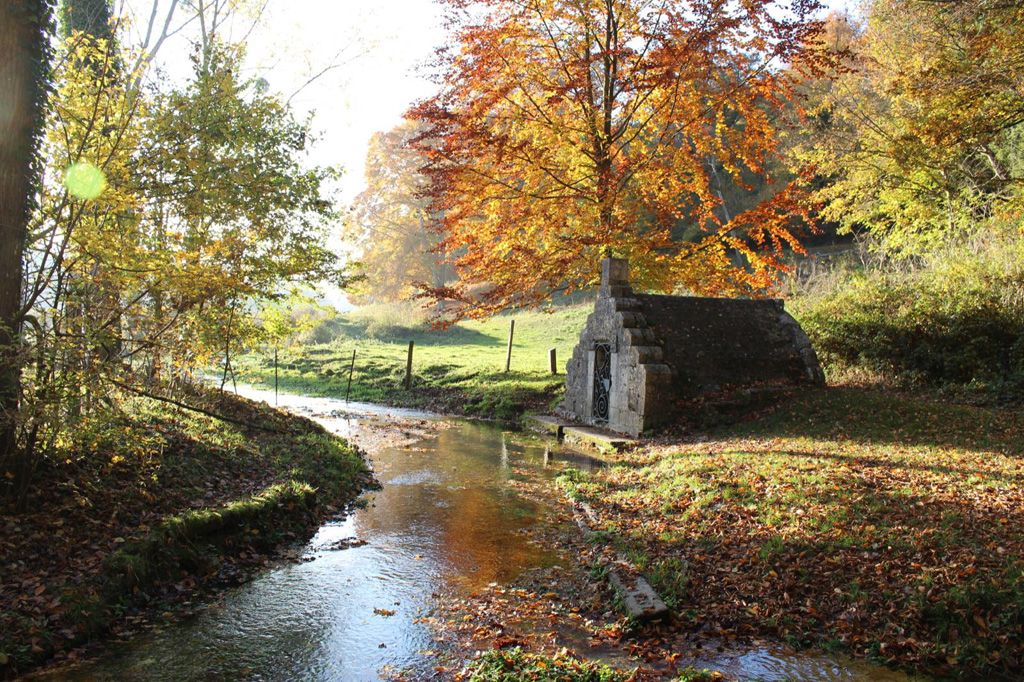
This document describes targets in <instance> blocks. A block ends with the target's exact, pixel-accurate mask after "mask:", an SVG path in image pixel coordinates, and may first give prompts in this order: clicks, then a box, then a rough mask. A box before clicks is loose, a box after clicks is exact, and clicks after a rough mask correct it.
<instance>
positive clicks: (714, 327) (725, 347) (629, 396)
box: [559, 258, 825, 436]
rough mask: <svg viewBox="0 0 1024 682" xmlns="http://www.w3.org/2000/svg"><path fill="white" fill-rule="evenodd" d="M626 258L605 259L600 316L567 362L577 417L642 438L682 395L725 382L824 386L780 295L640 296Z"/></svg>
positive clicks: (565, 407)
mask: <svg viewBox="0 0 1024 682" xmlns="http://www.w3.org/2000/svg"><path fill="white" fill-rule="evenodd" d="M628 275H629V265H628V262H627V261H626V260H625V259H621V258H606V259H604V260H603V261H602V263H601V287H600V289H599V290H598V295H597V302H596V304H595V306H594V312H593V313H591V315H590V317H589V318H588V319H587V325H586V327H585V328H584V329H583V332H582V333H581V334H580V342H579V344H577V346H576V349H575V350H574V352H573V356H572V359H570V360H569V363H568V365H567V367H566V379H565V400H564V401H563V402H562V404H561V405H559V412H560V413H561V414H562V415H563V416H565V417H568V418H569V419H573V420H575V421H579V422H583V423H586V424H591V425H594V426H604V427H606V428H608V429H611V430H612V431H618V432H621V433H628V434H631V435H634V436H636V435H639V434H640V433H642V432H644V431H647V430H649V429H651V428H652V427H655V426H658V425H660V424H664V423H666V422H668V421H670V420H672V419H673V418H674V417H675V416H676V414H675V413H676V409H677V405H678V404H679V402H680V400H681V399H687V398H696V397H698V396H701V395H705V394H709V393H713V392H715V391H718V390H720V389H722V388H725V387H727V386H728V387H736V386H755V385H780V384H782V385H794V384H802V383H803V384H817V385H822V384H824V382H825V375H824V373H823V372H822V370H821V366H820V365H819V364H818V358H817V356H816V355H815V353H814V349H813V348H812V347H811V343H810V340H809V339H808V338H807V335H806V334H805V333H804V331H803V330H802V329H801V328H800V325H799V324H798V323H797V321H796V320H794V319H793V318H792V317H791V316H790V315H789V314H788V313H787V312H786V311H785V310H784V309H783V306H782V301H776V300H743V299H730V298H698V297H692V296H658V295H653V294H637V293H635V292H634V291H633V289H632V287H630V286H629V277H628Z"/></svg>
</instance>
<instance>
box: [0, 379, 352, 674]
mask: <svg viewBox="0 0 1024 682" xmlns="http://www.w3.org/2000/svg"><path fill="white" fill-rule="evenodd" d="M187 401H188V402H189V403H191V404H193V405H196V406H200V407H202V408H204V409H206V410H207V411H210V412H214V413H217V414H221V415H225V416H228V417H230V418H231V419H233V420H235V422H240V423H229V422H226V421H222V420H220V419H214V418H212V417H208V416H205V415H202V414H199V413H196V412H191V411H188V410H182V409H179V408H176V407H171V406H168V405H166V404H164V403H160V402H157V401H154V400H150V399H147V398H130V399H125V400H124V402H123V403H122V404H121V405H120V406H119V409H117V410H113V409H110V410H108V411H106V412H103V413H97V414H95V415H94V416H93V417H91V418H90V419H89V420H87V421H86V422H85V424H84V426H83V428H82V429H80V430H78V431H77V432H76V433H75V434H74V436H73V437H72V438H71V439H70V440H69V441H67V442H64V443H61V444H59V445H58V446H57V450H56V453H57V454H56V456H54V457H53V458H51V459H49V460H47V463H46V467H45V468H44V469H43V470H42V471H39V472H38V473H37V476H36V478H35V482H34V489H33V490H32V493H31V495H30V497H29V503H28V508H27V509H21V510H16V511H15V510H10V509H8V510H4V511H3V513H2V515H0V529H2V530H3V533H2V535H0V557H2V566H3V571H2V572H0V674H2V675H4V676H9V675H12V674H17V673H20V672H24V671H25V670H26V669H28V668H30V667H31V666H33V665H36V664H38V663H39V662H41V661H44V660H46V659H49V658H53V657H56V658H58V659H73V658H75V657H76V656H78V655H79V650H78V647H80V646H81V645H83V644H86V643H89V642H92V641H95V640H98V639H100V638H102V637H104V636H109V635H115V636H116V635H117V634H119V633H127V632H130V631H132V630H134V629H135V628H137V627H138V625H139V624H140V623H141V622H144V621H145V620H147V619H150V618H152V617H153V615H154V614H156V613H159V612H160V611H161V610H163V609H165V608H167V607H171V606H173V605H174V604H175V603H177V602H180V601H181V600H183V599H186V598H189V596H190V595H194V594H195V593H197V592H202V591H203V590H205V589H209V588H212V587H216V586H218V585H221V584H231V583H235V582H238V581H239V580H241V579H243V578H245V577H246V576H247V575H249V574H250V573H251V572H252V570H253V569H254V568H256V567H258V566H260V565H262V564H263V563H265V561H266V557H267V555H268V554H270V553H272V552H273V551H274V550H275V548H277V547H279V546H281V545H282V544H285V543H295V542H298V541H301V540H303V539H305V538H306V537H308V536H309V534H310V533H311V532H312V531H313V530H314V529H315V528H316V527H317V526H318V525H319V523H320V521H321V520H322V519H323V518H324V517H325V516H326V515H328V514H330V513H333V512H335V511H338V510H340V509H342V508H343V507H344V506H345V505H346V504H348V503H349V502H350V501H351V500H352V499H354V497H355V496H356V495H357V494H358V492H359V491H360V490H362V489H363V487H365V486H366V485H367V484H368V483H369V481H370V478H369V474H368V471H367V469H366V466H365V464H364V462H363V458H362V456H361V454H360V453H359V451H357V450H356V449H355V448H354V447H352V446H350V445H349V444H348V443H346V442H345V441H344V440H342V439H339V438H336V437H334V436H332V435H330V434H328V433H327V432H325V431H324V430H323V429H322V428H321V427H320V426H318V425H317V424H315V423H313V422H311V421H309V420H306V419H304V418H300V417H295V416H291V415H287V414H284V413H281V412H278V411H276V410H273V409H270V408H267V407H266V406H263V405H257V404H255V403H253V402H251V401H247V400H244V399H241V398H238V397H236V396H232V395H225V396H220V395H218V394H216V393H215V392H203V393H196V394H194V395H191V396H189V397H188V398H187ZM242 424H246V425H242Z"/></svg>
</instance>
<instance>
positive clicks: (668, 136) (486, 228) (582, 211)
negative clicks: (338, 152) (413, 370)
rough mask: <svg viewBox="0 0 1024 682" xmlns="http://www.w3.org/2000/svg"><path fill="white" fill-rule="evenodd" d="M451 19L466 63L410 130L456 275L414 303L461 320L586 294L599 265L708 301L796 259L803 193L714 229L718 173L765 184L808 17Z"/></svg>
mask: <svg viewBox="0 0 1024 682" xmlns="http://www.w3.org/2000/svg"><path fill="white" fill-rule="evenodd" d="M446 2H447V3H448V5H449V8H450V10H451V14H450V20H451V27H452V30H453V32H454V36H455V38H456V42H457V46H456V47H453V48H450V49H447V48H446V49H443V50H441V51H440V52H439V53H438V64H437V65H438V67H439V73H440V74H441V76H440V77H441V84H442V89H441V92H440V94H438V95H437V96H435V97H433V98H431V99H428V100H425V101H422V102H420V103H418V104H417V105H416V106H415V107H414V108H413V110H412V111H411V116H412V117H413V118H414V119H416V120H418V121H420V122H421V124H423V125H425V126H426V127H427V132H426V133H425V134H424V135H423V136H422V140H423V141H424V142H423V143H422V144H421V150H422V153H423V154H424V155H425V156H426V157H427V158H428V159H429V164H428V166H427V167H426V168H425V169H424V171H425V173H427V175H428V176H429V178H430V180H431V187H430V190H429V195H430V198H431V199H432V202H433V212H434V214H435V215H438V216H443V217H442V218H440V219H439V220H438V223H437V225H436V227H437V229H438V230H439V231H440V232H441V233H442V236H443V242H442V246H441V248H442V249H443V251H444V252H445V253H448V254H455V255H454V256H453V257H452V263H453V265H454V267H455V269H456V270H457V272H458V274H459V276H460V280H459V282H458V283H457V284H456V285H453V286H449V287H439V288H431V287H429V286H427V285H423V286H422V287H421V288H422V292H423V295H424V296H427V297H432V298H435V299H438V300H442V299H448V300H454V301H456V302H457V303H456V304H455V306H454V307H451V308H449V313H450V314H452V315H453V316H454V317H462V316H467V315H469V316H485V315H489V314H492V313H494V312H497V311H498V310H501V309H503V308H507V307H515V306H523V305H535V304H538V303H540V302H542V301H544V300H545V299H547V298H548V297H549V296H550V294H551V293H552V292H554V291H572V290H574V289H579V288H582V287H588V286H591V285H593V284H594V282H595V280H596V275H597V263H598V260H599V258H600V256H601V255H602V254H603V253H605V252H607V250H609V249H610V250H611V251H613V252H614V253H615V254H616V255H619V256H624V257H628V258H630V259H631V264H632V267H631V270H632V272H633V275H634V278H635V279H636V281H637V282H638V285H639V286H641V287H643V288H646V289H650V290H654V291H672V290H679V289H688V290H691V291H695V292H700V293H706V294H734V293H757V292H758V291H761V290H763V289H764V287H766V286H769V285H770V284H771V283H772V282H773V280H774V277H775V276H776V275H777V273H778V271H779V270H780V269H782V268H784V265H783V263H782V261H781V255H782V251H783V249H784V248H793V249H797V250H799V249H800V246H799V242H798V240H797V238H796V235H795V234H794V228H795V225H797V224H798V222H799V221H798V220H796V219H795V216H799V215H801V214H802V212H803V208H802V203H803V202H802V199H803V193H802V191H801V190H800V189H799V188H798V186H797V185H796V183H794V184H793V185H791V186H788V187H783V188H780V190H779V191H778V192H777V193H776V194H775V195H774V196H773V197H772V198H770V199H768V200H766V201H764V202H763V203H761V204H760V205H758V206H757V207H756V208H754V209H753V210H751V211H748V212H746V213H743V214H741V215H738V216H735V217H732V218H731V219H723V217H722V216H720V215H719V213H721V211H718V212H716V210H715V209H716V208H717V207H718V206H719V205H720V204H721V201H722V199H721V195H720V193H719V192H717V191H716V190H715V182H714V179H713V178H712V177H711V173H712V167H713V166H712V164H714V166H715V167H717V168H719V169H724V171H725V173H727V174H728V175H730V176H731V180H732V181H733V182H736V183H738V184H740V185H741V186H747V185H749V183H750V179H751V178H752V177H757V178H760V179H763V180H765V181H767V182H768V183H771V182H773V179H772V177H771V173H770V169H771V168H772V167H773V164H774V162H775V160H776V158H777V152H778V135H777V127H778V123H777V121H778V120H779V119H780V116H779V115H778V114H779V112H781V111H782V110H783V109H785V108H787V107H789V106H791V105H792V104H793V102H794V100H795V93H794V87H793V85H794V80H795V79H796V78H799V77H800V76H801V72H804V74H803V75H806V72H807V71H816V70H817V69H818V68H819V66H820V64H819V63H818V62H819V60H820V58H819V57H817V56H816V55H815V54H814V53H813V50H812V49H811V47H810V45H812V44H813V43H814V39H815V37H816V36H817V35H818V33H819V32H820V30H821V24H820V22H817V21H813V20H812V19H811V16H812V15H813V14H814V13H815V12H816V11H817V10H818V9H819V4H818V2H817V0H791V1H789V2H779V1H777V0H744V1H743V2H730V1H727V0H690V1H685V0H661V1H660V2H652V1H650V0H483V1H482V2H478V3H472V4H470V3H467V2H465V1H464V0H446ZM794 64H798V65H799V68H789V67H792V65H794ZM683 226H690V227H694V226H696V227H697V228H699V232H700V236H699V238H698V239H696V240H695V241H683V240H681V239H680V235H679V233H680V229H681V227H683Z"/></svg>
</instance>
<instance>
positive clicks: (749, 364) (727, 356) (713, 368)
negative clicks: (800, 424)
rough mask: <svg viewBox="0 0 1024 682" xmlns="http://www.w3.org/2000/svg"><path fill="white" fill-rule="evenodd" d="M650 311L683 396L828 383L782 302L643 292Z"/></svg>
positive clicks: (643, 302)
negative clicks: (759, 386)
mask: <svg viewBox="0 0 1024 682" xmlns="http://www.w3.org/2000/svg"><path fill="white" fill-rule="evenodd" d="M636 298H637V300H639V301H640V303H641V305H642V306H643V311H644V315H645V316H646V318H647V321H648V323H649V324H650V325H651V327H652V328H653V329H654V332H655V334H656V335H657V337H658V340H659V341H661V342H662V344H663V353H664V358H665V362H667V363H668V364H669V365H671V366H672V368H673V369H674V370H675V371H676V373H677V378H676V382H675V387H676V391H677V393H678V395H679V396H680V397H684V398H688V397H696V396H698V395H702V394H705V393H712V392H714V391H717V390H719V389H720V388H722V387H723V386H726V385H732V386H743V385H750V384H799V383H804V382H807V383H813V384H823V383H824V382H825V376H824V374H823V373H822V371H821V366H820V365H819V364H818V359H817V356H816V355H815V354H814V350H813V349H812V348H811V342H810V340H809V339H808V338H807V335H806V334H804V331H803V330H802V329H801V328H800V325H799V324H797V321H796V320H794V319H793V318H792V317H791V316H790V315H789V313H787V312H786V311H785V309H784V308H783V305H782V301H774V300H746V299H730V298H697V297H690V296H656V295H652V294H638V295H637V296H636Z"/></svg>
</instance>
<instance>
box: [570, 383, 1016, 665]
mask: <svg viewBox="0 0 1024 682" xmlns="http://www.w3.org/2000/svg"><path fill="white" fill-rule="evenodd" d="M697 440H699V441H700V442H690V443H685V442H684V443H680V442H675V443H672V442H669V441H668V440H666V441H664V442H662V443H659V444H652V445H649V446H647V447H644V448H642V449H639V450H637V451H635V452H632V453H628V454H624V455H621V456H620V457H619V458H618V459H617V460H616V461H615V462H614V464H613V466H611V467H609V468H608V469H606V470H601V471H598V472H595V473H593V474H590V475H584V474H576V475H573V476H568V477H563V479H562V482H563V483H564V485H565V486H566V487H567V488H568V489H569V490H570V492H571V494H573V495H577V496H579V497H582V498H585V499H587V500H588V501H589V502H590V504H591V505H592V506H594V507H595V509H597V510H598V513H599V516H600V517H601V518H602V520H603V529H602V530H604V531H606V532H607V534H608V537H609V538H611V539H612V541H613V542H615V543H616V544H617V545H618V547H619V549H620V550H621V551H623V552H625V553H626V554H628V555H629V556H631V557H632V558H633V560H634V561H635V562H636V563H637V564H638V565H639V566H640V567H641V568H642V569H643V571H644V572H645V574H646V575H647V577H648V579H649V580H650V582H651V583H652V584H653V585H654V586H655V588H656V589H657V590H658V591H659V592H660V593H661V594H662V595H663V596H664V597H665V598H666V600H667V601H668V602H669V603H670V605H671V606H672V607H673V608H674V609H675V611H676V612H677V613H678V614H680V615H681V616H682V618H683V619H684V621H685V625H684V627H686V628H700V627H702V626H707V627H709V628H711V629H712V631H721V632H723V633H726V634H732V635H735V636H739V637H773V638H779V639H782V640H784V641H790V642H792V643H795V644H800V645H816V646H820V647H824V648H826V649H838V650H844V651H848V652H850V653H853V654H855V655H860V656H868V657H872V658H876V659H880V660H882V661H886V662H888V663H890V664H893V665H898V666H904V667H920V668H922V669H925V670H929V671H933V672H941V673H953V674H956V675H969V674H977V673H982V672H983V673H985V674H995V673H1002V674H1011V673H1014V674H1015V672H1014V671H1019V669H1020V667H1019V666H1021V665H1022V664H1024V632H1022V629H1024V413H1022V412H1020V411H1019V410H1018V411H1008V410H1000V409H995V408H987V407H971V406H962V405H959V406H958V405H950V404H945V403H940V402H934V401H931V400H925V399H919V398H914V397H913V396H910V395H907V394H896V393H888V392H883V391H871V390H862V389H852V388H831V389H821V390H814V391H807V392H804V393H801V394H799V395H798V397H796V398H794V399H793V400H792V401H791V402H789V403H787V404H785V405H784V406H782V407H781V408H779V409H778V410H777V411H775V412H774V413H772V414H771V415H769V416H767V417H765V418H762V419H760V420H758V421H754V422H750V423H747V424H743V425H738V426H732V427H727V428H724V429H721V430H719V431H716V432H712V433H711V434H710V437H708V438H707V439H697Z"/></svg>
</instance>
